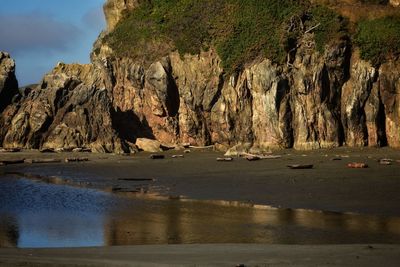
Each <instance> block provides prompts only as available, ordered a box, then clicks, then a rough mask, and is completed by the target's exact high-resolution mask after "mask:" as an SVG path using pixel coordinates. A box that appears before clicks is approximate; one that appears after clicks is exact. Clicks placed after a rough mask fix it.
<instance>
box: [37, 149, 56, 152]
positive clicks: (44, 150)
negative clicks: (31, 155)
mask: <svg viewBox="0 0 400 267" xmlns="http://www.w3.org/2000/svg"><path fill="white" fill-rule="evenodd" d="M39 152H40V153H55V151H54V149H52V148H43V149H41V150H39Z"/></svg>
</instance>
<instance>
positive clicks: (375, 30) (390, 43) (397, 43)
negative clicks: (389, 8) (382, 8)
mask: <svg viewBox="0 0 400 267" xmlns="http://www.w3.org/2000/svg"><path fill="white" fill-rule="evenodd" d="M355 42H356V44H357V45H358V46H359V48H360V52H361V58H362V59H364V60H368V61H371V62H372V63H373V64H374V65H379V64H381V63H383V62H384V61H386V60H387V59H390V58H396V57H398V56H399V55H400V17H399V16H389V17H383V18H378V19H373V20H363V21H360V22H359V23H358V31H357V34H356V37H355Z"/></svg>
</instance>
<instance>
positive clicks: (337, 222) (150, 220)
mask: <svg viewBox="0 0 400 267" xmlns="http://www.w3.org/2000/svg"><path fill="white" fill-rule="evenodd" d="M104 237H105V245H109V246H112V245H136V244H188V243H189V244H190V243H267V244H339V243H340V244H350V243H353V244H354V243H360V242H361V243H400V218H381V217H375V216H365V215H357V214H339V213H325V212H315V211H307V210H287V209H270V208H265V207H260V208H252V207H249V206H243V205H238V206H231V205H225V202H221V203H218V202H197V201H153V202H150V203H146V204H145V205H140V206H138V207H135V209H129V210H125V211H121V212H118V213H116V214H114V215H113V216H111V217H110V218H109V222H108V223H106V224H105V234H104Z"/></svg>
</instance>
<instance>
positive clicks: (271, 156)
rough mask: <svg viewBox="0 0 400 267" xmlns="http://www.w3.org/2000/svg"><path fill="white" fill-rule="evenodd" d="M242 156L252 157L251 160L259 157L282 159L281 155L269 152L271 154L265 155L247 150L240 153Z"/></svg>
mask: <svg viewBox="0 0 400 267" xmlns="http://www.w3.org/2000/svg"><path fill="white" fill-rule="evenodd" d="M240 156H241V157H244V158H246V159H248V158H250V160H251V159H252V158H253V159H254V160H259V159H280V158H282V156H281V155H271V154H269V155H264V154H260V155H258V154H251V153H245V152H243V153H240ZM257 158H258V159H257Z"/></svg>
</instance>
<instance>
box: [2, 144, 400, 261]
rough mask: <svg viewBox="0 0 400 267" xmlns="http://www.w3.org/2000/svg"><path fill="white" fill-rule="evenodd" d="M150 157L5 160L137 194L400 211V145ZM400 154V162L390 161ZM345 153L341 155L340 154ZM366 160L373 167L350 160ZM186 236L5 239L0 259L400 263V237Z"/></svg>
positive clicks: (19, 169) (45, 174)
mask: <svg viewBox="0 0 400 267" xmlns="http://www.w3.org/2000/svg"><path fill="white" fill-rule="evenodd" d="M173 154H182V152H177V151H168V152H165V155H166V159H164V160H150V159H148V157H149V154H146V153H140V154H138V155H134V156H119V155H99V154H86V153H79V154H72V153H61V154H40V153H37V152H20V153H3V154H1V155H0V160H1V159H10V158H14V159H17V158H60V159H64V158H65V157H70V156H79V157H88V158H89V159H90V161H89V162H84V163H52V164H18V165H7V166H2V167H0V168H1V172H3V173H19V174H15V175H20V174H23V175H26V174H29V175H30V177H31V178H33V179H41V180H46V179H47V180H48V182H51V183H59V184H69V185H73V186H82V187H89V188H96V189H101V190H107V191H113V192H115V193H118V194H124V195H127V196H130V197H134V198H136V197H139V198H143V197H144V198H146V197H147V198H157V197H165V198H167V199H168V198H169V199H183V198H184V199H191V200H207V201H210V200H212V201H217V202H218V201H219V203H220V204H226V205H243V203H245V204H249V205H268V206H273V207H280V208H287V209H312V210H321V211H332V212H340V213H360V214H369V215H374V216H375V215H376V216H379V217H391V216H400V209H399V206H398V203H400V163H399V162H396V160H399V159H400V152H399V151H397V150H392V149H387V148H384V149H347V148H339V149H334V150H318V151H310V152H299V151H293V150H286V151H280V152H277V153H275V154H280V155H282V158H280V159H273V160H261V161H255V162H248V161H246V160H245V159H242V158H235V159H234V161H233V162H217V161H216V158H217V157H220V156H221V153H217V152H212V151H201V152H200V151H193V152H192V153H190V154H185V157H184V158H178V159H172V158H171V157H170V156H171V155H173ZM380 158H391V159H394V160H395V161H394V162H393V164H392V165H388V166H386V165H380V164H379V162H378V160H379V159H380ZM333 159H341V160H333ZM350 162H365V163H367V164H368V165H369V168H367V169H349V168H347V167H346V165H347V164H348V163H350ZM289 164H314V168H313V169H310V170H291V169H289V168H287V165H289ZM372 247H373V248H371V247H368V245H326V246H285V245H240V244H237V245H184V246H168V245H164V246H134V247H109V248H93V249H89V248H88V249H86V248H85V249H54V250H51V249H38V250H29V249H24V250H19V249H1V250H0V266H35V264H36V265H40V266H46V265H47V266H99V265H100V266H101V265H102V266H126V265H133V266H140V265H146V266H148V265H152V266H159V265H174V266H176V265H178V264H179V265H208V266H209V265H221V266H236V265H237V264H245V265H246V266H255V265H258V266H259V265H274V266H275V265H279V266H290V265H296V266H310V265H336V266H345V265H347V266H356V265H357V266H379V265H381V264H382V263H383V262H384V263H385V265H387V266H398V264H399V262H400V256H399V255H400V247H399V246H397V245H373V246H372Z"/></svg>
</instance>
